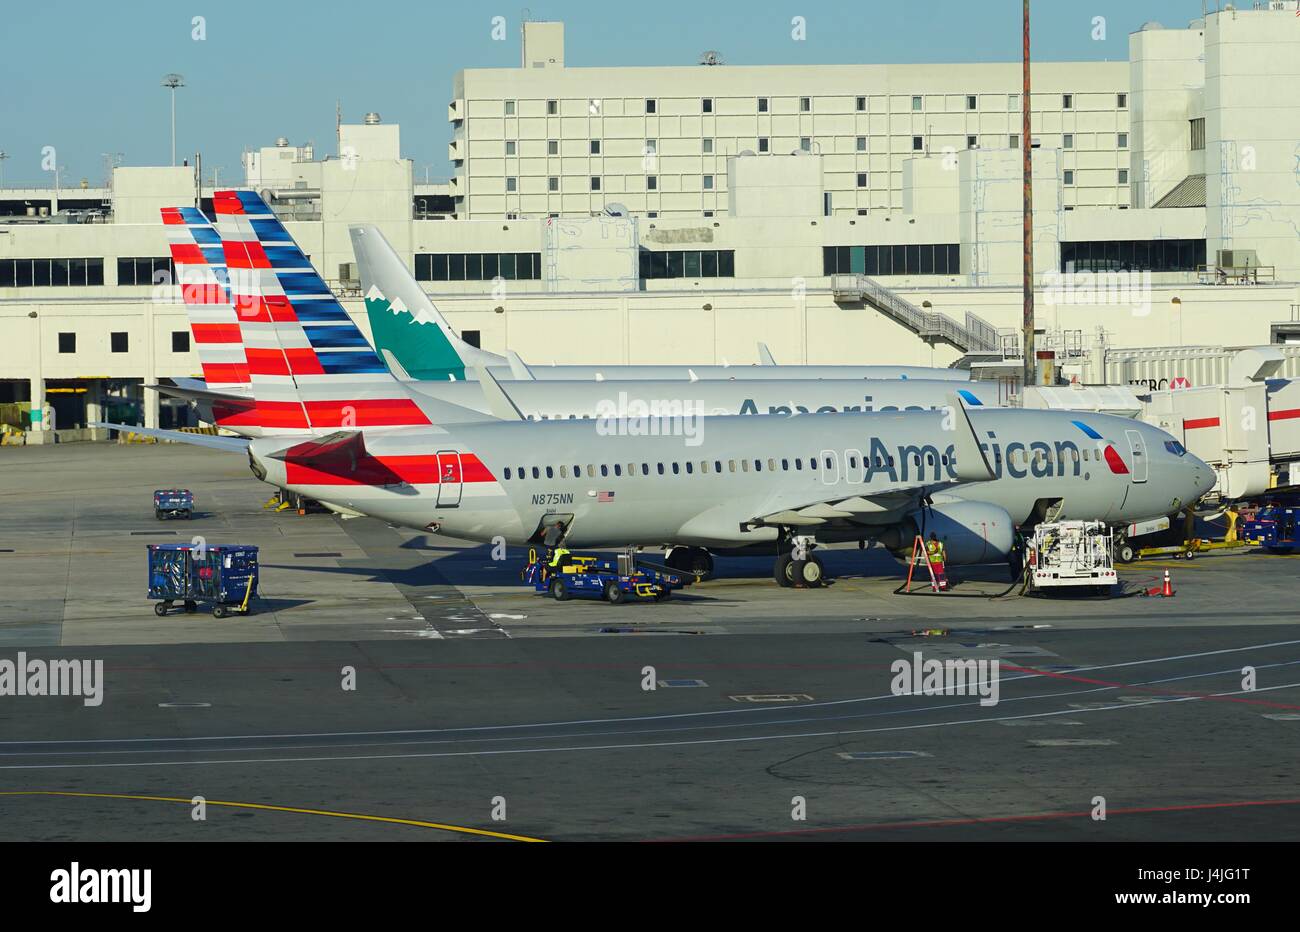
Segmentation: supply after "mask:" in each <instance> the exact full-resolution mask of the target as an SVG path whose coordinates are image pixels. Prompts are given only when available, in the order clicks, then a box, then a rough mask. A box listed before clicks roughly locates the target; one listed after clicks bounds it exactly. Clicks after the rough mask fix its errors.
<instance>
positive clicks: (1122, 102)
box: [1115, 94, 1128, 110]
mask: <svg viewBox="0 0 1300 932" xmlns="http://www.w3.org/2000/svg"><path fill="white" fill-rule="evenodd" d="M1115 106H1116V107H1119V109H1121V110H1124V109H1127V107H1128V94H1116V95H1115Z"/></svg>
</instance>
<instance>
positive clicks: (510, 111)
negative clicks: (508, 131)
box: [505, 100, 515, 116]
mask: <svg viewBox="0 0 1300 932" xmlns="http://www.w3.org/2000/svg"><path fill="white" fill-rule="evenodd" d="M505 104H506V116H514V115H515V102H514V101H513V100H507V101H506V102H505Z"/></svg>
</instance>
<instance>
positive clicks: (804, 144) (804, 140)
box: [799, 136, 812, 152]
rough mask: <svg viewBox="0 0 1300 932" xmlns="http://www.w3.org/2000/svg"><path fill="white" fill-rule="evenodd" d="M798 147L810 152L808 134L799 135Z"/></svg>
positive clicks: (810, 141) (810, 146)
mask: <svg viewBox="0 0 1300 932" xmlns="http://www.w3.org/2000/svg"><path fill="white" fill-rule="evenodd" d="M799 148H800V149H802V150H803V151H804V152H811V151H812V139H811V138H809V137H808V136H801V137H799Z"/></svg>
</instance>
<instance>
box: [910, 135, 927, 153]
mask: <svg viewBox="0 0 1300 932" xmlns="http://www.w3.org/2000/svg"><path fill="white" fill-rule="evenodd" d="M924 148H925V138H924V137H922V136H913V137H912V151H913V152H920V151H921V150H922V149H924Z"/></svg>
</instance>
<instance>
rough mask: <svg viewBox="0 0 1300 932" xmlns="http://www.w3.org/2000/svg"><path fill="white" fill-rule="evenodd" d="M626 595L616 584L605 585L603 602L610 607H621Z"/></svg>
mask: <svg viewBox="0 0 1300 932" xmlns="http://www.w3.org/2000/svg"><path fill="white" fill-rule="evenodd" d="M626 596H627V593H626V592H624V591H623V590H622V589H620V588H619V585H618V583H612V582H611V583H605V601H606V602H608V603H609V604H610V605H621V604H622V603H623V599H624V598H625V597H626Z"/></svg>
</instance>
